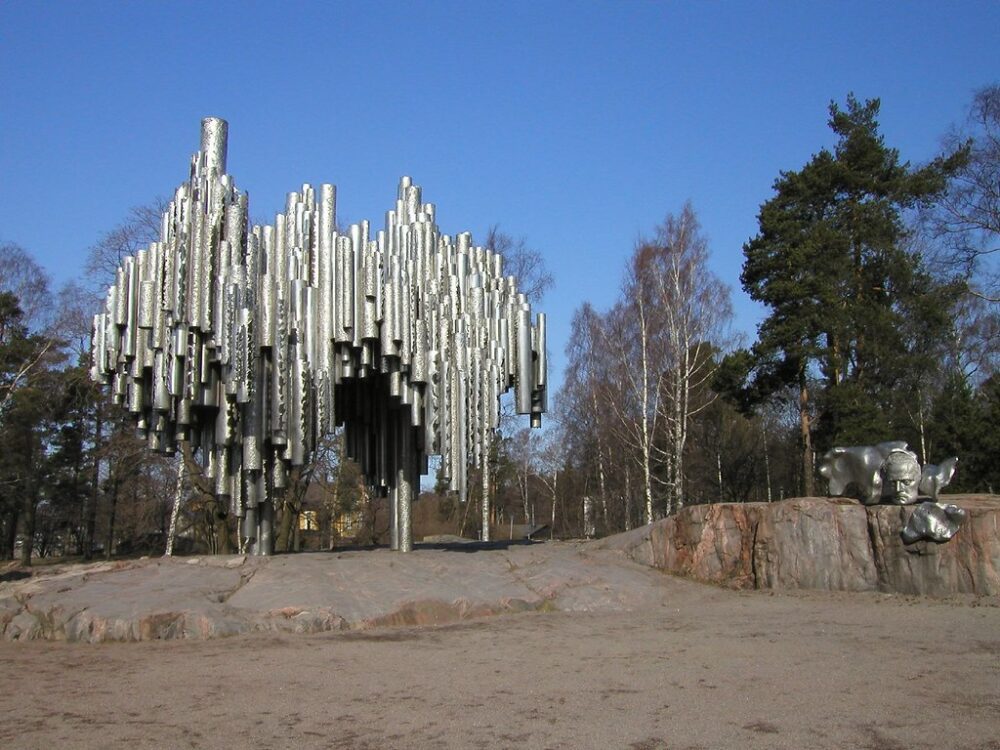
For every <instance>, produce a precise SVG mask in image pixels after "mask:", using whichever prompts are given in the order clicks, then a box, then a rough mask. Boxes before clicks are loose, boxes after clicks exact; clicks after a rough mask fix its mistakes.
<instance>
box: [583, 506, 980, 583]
mask: <svg viewBox="0 0 1000 750" xmlns="http://www.w3.org/2000/svg"><path fill="white" fill-rule="evenodd" d="M943 501H944V502H950V503H954V504H956V505H958V506H959V507H961V508H964V509H965V510H966V511H967V513H968V519H967V520H966V522H965V523H964V524H963V526H962V528H961V529H959V531H958V533H957V534H956V535H955V537H954V538H953V539H952V540H951V541H949V542H946V543H943V544H935V543H934V542H927V541H920V542H916V543H914V544H904V543H903V540H902V538H901V536H900V532H901V531H902V529H903V527H904V526H905V524H906V521H907V519H908V518H909V516H910V514H911V513H913V511H914V508H913V507H912V506H896V505H875V506H868V507H866V506H863V505H861V504H860V503H857V502H855V501H852V500H844V499H841V498H795V499H790V500H784V501H782V502H778V503H745V504H735V503H718V504H714V505H696V506H691V507H688V508H685V509H684V510H682V511H681V512H680V513H678V514H676V515H674V516H671V517H670V518H666V519H663V520H661V521H658V522H656V523H654V524H652V525H651V526H648V527H645V529H644V530H636V531H633V532H629V533H628V534H626V535H622V539H620V540H617V541H615V540H601V541H599V542H597V543H595V544H597V545H598V546H603V547H605V548H618V549H622V550H624V551H625V552H627V553H628V554H629V555H630V556H631V557H632V558H633V559H635V560H637V561H642V562H646V561H650V562H651V563H652V565H653V566H655V567H657V568H660V569H662V570H666V571H669V572H671V573H677V574H680V575H684V576H689V577H691V578H695V579H697V580H700V581H706V582H711V583H717V584H722V585H727V586H732V587H734V588H774V589H796V588H799V589H825V590H837V591H884V592H898V593H905V594H925V595H930V596H949V595H952V594H977V595H981V596H985V595H997V594H1000V498H998V497H996V496H984V495H952V496H949V497H947V498H944V499H943Z"/></svg>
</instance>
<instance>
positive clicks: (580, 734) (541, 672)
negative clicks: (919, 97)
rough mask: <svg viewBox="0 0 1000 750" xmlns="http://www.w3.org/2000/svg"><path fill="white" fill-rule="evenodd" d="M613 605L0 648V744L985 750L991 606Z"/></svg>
mask: <svg viewBox="0 0 1000 750" xmlns="http://www.w3.org/2000/svg"><path fill="white" fill-rule="evenodd" d="M659 585H662V594H663V597H662V600H661V602H660V603H658V604H656V605H655V606H654V605H649V606H645V607H642V608H640V609H638V610H637V611H632V612H612V613H608V612H552V613H544V612H534V613H526V614H520V615H507V616H502V617H493V618H487V619H482V620H476V621H469V622H462V623H459V624H455V625H446V626H440V627H425V628H383V629H378V630H369V631H359V632H343V633H324V634H318V635H291V634H289V635H273V634H272V635H266V634H265V635H248V636H238V637H233V638H225V639H219V640H211V641H200V642H192V641H166V642H144V643H132V644H128V643H126V644H122V643H112V644H67V643H52V642H42V641H34V642H24V643H9V642H5V643H0V747H3V748H45V749H46V750H48V749H49V748H124V747H129V748H142V747H158V748H222V747H235V748H351V749H355V748H356V749H358V750H360V749H363V748H507V747H509V748H631V749H634V750H639V749H643V750H652V749H654V748H672V749H674V748H877V749H878V750H895V749H896V748H982V749H986V748H1000V607H997V606H995V603H989V604H983V603H977V602H975V601H969V600H964V601H934V600H928V599H918V598H908V597H901V596H889V595H881V594H828V593H822V594H820V593H794V594H782V593H779V594H774V593H769V592H733V591H726V590H722V589H717V588H713V587H709V586H704V585H700V584H696V583H691V582H688V581H683V580H679V579H675V578H671V577H668V576H663V577H662V581H661V583H660V584H659Z"/></svg>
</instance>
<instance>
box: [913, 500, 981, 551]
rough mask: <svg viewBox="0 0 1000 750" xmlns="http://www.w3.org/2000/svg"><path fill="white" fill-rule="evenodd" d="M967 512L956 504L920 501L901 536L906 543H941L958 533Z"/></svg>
mask: <svg viewBox="0 0 1000 750" xmlns="http://www.w3.org/2000/svg"><path fill="white" fill-rule="evenodd" d="M968 515H969V514H968V512H967V511H966V510H964V509H963V508H959V507H958V506H957V505H944V504H941V503H931V502H926V503H920V505H918V506H917V507H916V508H914V510H913V513H911V514H910V518H909V519H908V520H907V522H906V526H904V527H903V531H902V534H901V535H902V537H903V541H904V542H905V543H906V544H913V543H914V542H919V541H921V540H927V541H931V542H937V543H939V544H940V543H943V542H947V541H948V540H949V539H951V538H952V537H953V536H955V534H957V533H958V530H959V528H961V526H962V523H963V522H964V521H965V519H966V518H967V517H968Z"/></svg>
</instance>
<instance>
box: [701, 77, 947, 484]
mask: <svg viewBox="0 0 1000 750" xmlns="http://www.w3.org/2000/svg"><path fill="white" fill-rule="evenodd" d="M879 106H880V104H879V100H878V99H871V100H868V101H866V102H864V103H861V102H859V101H858V100H857V99H856V98H855V97H854V96H853V95H852V96H848V98H847V106H846V109H841V108H840V107H839V106H838V105H837V104H836V103H831V104H830V120H829V125H830V128H831V130H833V132H834V133H835V134H836V136H837V143H836V145H835V147H834V150H833V151H832V152H831V151H829V150H827V149H823V150H821V151H820V152H819V153H818V154H816V155H815V156H813V157H812V159H810V161H809V162H808V163H807V164H806V165H805V166H804V167H803V168H802V169H801V170H799V171H797V172H794V171H793V172H782V173H781V174H780V176H779V177H778V179H777V180H776V181H775V184H774V190H775V195H774V197H772V198H771V199H770V200H768V201H766V202H765V203H764V204H763V205H762V206H761V209H760V214H759V216H758V222H759V232H758V234H757V235H756V236H755V237H753V238H751V239H750V240H749V241H748V242H747V243H746V244H745V245H744V246H743V253H744V258H745V262H744V266H743V273H742V275H741V277H740V278H741V281H742V283H743V288H744V289H745V290H746V292H747V293H748V294H749V295H750V297H751V298H753V299H754V300H756V301H758V302H761V303H763V304H764V305H766V306H767V307H768V308H769V311H770V312H769V314H768V316H767V317H766V318H765V320H764V321H763V322H762V323H761V325H760V328H759V330H758V339H757V342H756V343H755V344H754V345H753V347H752V349H751V350H750V351H741V352H737V353H735V354H734V355H731V356H730V357H729V358H727V360H726V362H725V363H724V367H723V368H722V371H721V373H720V377H719V378H718V379H717V385H718V386H719V387H720V388H722V389H723V390H727V391H728V393H729V396H730V397H731V398H732V399H734V400H735V401H737V402H738V403H740V404H741V405H742V406H743V407H744V408H753V407H754V406H756V405H757V404H760V403H762V402H764V401H767V400H769V399H771V398H772V397H774V396H775V395H776V394H777V393H779V392H781V391H783V390H784V389H786V388H788V387H789V386H791V387H794V388H796V389H797V391H798V394H799V415H800V434H801V442H802V465H803V472H802V473H803V477H804V478H805V481H804V485H805V486H804V487H803V489H804V491H805V493H806V494H807V495H808V494H813V481H812V477H813V466H812V464H813V448H814V442H816V441H817V440H818V443H819V446H818V447H820V448H823V447H829V446H830V445H832V444H834V443H837V442H877V441H878V440H881V439H886V438H888V437H892V435H891V434H890V433H891V432H893V430H898V429H899V425H898V424H896V422H898V421H899V420H897V419H896V418H895V416H894V410H893V408H892V403H893V400H894V398H895V394H894V391H895V390H898V389H899V387H900V384H901V382H902V383H904V385H903V386H902V387H904V388H905V387H906V386H905V382H906V381H907V380H908V379H909V378H911V376H912V375H915V374H916V373H915V372H914V371H913V368H914V367H918V368H919V367H920V366H924V365H923V364H922V362H923V361H922V360H920V359H919V358H917V359H915V358H913V357H911V356H909V355H910V354H911V353H917V352H918V350H919V351H920V353H922V354H926V352H924V351H923V349H925V348H926V347H924V346H923V343H924V342H925V341H926V340H927V339H928V337H929V338H930V340H932V341H933V340H934V337H935V335H943V333H944V331H945V330H946V325H947V318H946V316H943V315H940V314H939V313H940V311H941V309H942V308H944V309H947V308H948V307H950V305H951V304H952V302H953V299H954V294H955V287H954V286H953V285H950V284H943V283H941V281H940V280H936V279H933V278H932V277H931V275H930V274H928V273H927V271H926V270H925V269H924V268H923V266H922V263H921V259H920V257H919V256H918V255H917V254H916V253H913V252H909V251H908V250H907V248H906V245H905V239H906V232H905V229H904V225H903V221H902V215H903V213H904V212H905V211H906V210H907V209H909V208H911V207H913V206H915V205H917V204H918V203H921V202H925V201H929V200H931V199H932V198H933V197H934V196H936V195H938V194H939V193H940V192H941V191H942V190H943V189H944V187H945V185H946V181H947V178H948V176H949V175H950V174H951V173H953V172H954V170H955V169H957V168H958V166H959V165H960V164H961V162H962V160H963V159H964V158H965V156H964V152H961V151H959V152H956V153H955V154H952V155H950V156H948V157H943V158H940V159H938V160H936V161H934V162H933V163H931V164H929V165H928V166H925V167H922V168H918V169H914V168H911V167H910V165H909V163H907V162H901V161H900V157H899V153H898V151H896V149H893V148H889V147H888V146H886V144H885V141H884V139H883V137H882V135H881V134H880V133H879V127H878V121H877V117H878V113H879ZM914 316H924V317H923V319H920V320H915V318H914ZM912 331H917V332H919V336H918V337H917V338H919V342H918V341H916V340H914V338H913V337H912V336H910V335H909V333H910V332H912ZM925 359H926V357H925ZM928 364H929V363H928Z"/></svg>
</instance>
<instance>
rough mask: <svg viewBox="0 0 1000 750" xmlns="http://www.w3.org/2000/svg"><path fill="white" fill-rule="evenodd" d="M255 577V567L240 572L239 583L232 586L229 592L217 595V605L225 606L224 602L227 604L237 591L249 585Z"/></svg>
mask: <svg viewBox="0 0 1000 750" xmlns="http://www.w3.org/2000/svg"><path fill="white" fill-rule="evenodd" d="M255 575H257V568H256V567H253V568H250V569H249V570H243V571H240V582H239V583H237V584H236V586H234V587H233V588H232V589H230V590H229V591H226V592H224V593H222V594H219V595H218V597H219V598H218V599H217V600H216V601H218V603H219V604H225V603H226V602H228V601H229V600H230V599H232V598H233V596H234V595H235V594H236V592H237V591H239V590H240V589H242V588H243V587H244V586H246V585H247V584H248V583H250V581H252V580H253V577H254V576H255Z"/></svg>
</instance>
